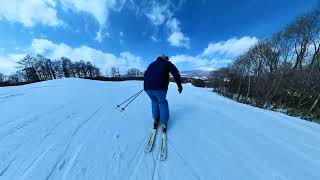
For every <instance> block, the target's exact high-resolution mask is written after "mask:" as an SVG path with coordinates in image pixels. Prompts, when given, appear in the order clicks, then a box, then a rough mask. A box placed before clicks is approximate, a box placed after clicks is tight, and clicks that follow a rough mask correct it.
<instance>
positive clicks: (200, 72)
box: [181, 70, 211, 78]
mask: <svg viewBox="0 0 320 180" xmlns="http://www.w3.org/2000/svg"><path fill="white" fill-rule="evenodd" d="M210 72H211V71H205V70H191V71H182V72H181V76H184V77H195V78H207V77H208V76H209V74H210Z"/></svg>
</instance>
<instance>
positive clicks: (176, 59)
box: [170, 54, 232, 71]
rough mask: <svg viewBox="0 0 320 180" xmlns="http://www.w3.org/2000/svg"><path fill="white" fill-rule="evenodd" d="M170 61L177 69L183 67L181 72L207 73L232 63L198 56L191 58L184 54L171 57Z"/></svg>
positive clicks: (227, 60) (229, 60) (228, 60)
mask: <svg viewBox="0 0 320 180" xmlns="http://www.w3.org/2000/svg"><path fill="white" fill-rule="evenodd" d="M170 61H171V62H173V63H174V64H176V65H177V66H178V67H181V68H182V67H183V70H195V69H201V70H207V71H208V70H215V69H218V68H221V67H223V66H225V65H226V64H228V63H230V62H232V60H231V59H214V58H213V59H211V58H204V57H201V56H200V55H197V56H191V55H186V54H180V55H176V56H171V57H170Z"/></svg>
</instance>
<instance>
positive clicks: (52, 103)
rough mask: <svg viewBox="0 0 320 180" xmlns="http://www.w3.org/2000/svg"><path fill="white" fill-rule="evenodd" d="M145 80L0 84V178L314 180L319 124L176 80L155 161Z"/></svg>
mask: <svg viewBox="0 0 320 180" xmlns="http://www.w3.org/2000/svg"><path fill="white" fill-rule="evenodd" d="M142 85H143V84H142V82H139V81H130V82H101V81H90V80H81V79H62V80H53V81H47V82H41V83H35V84H30V85H25V86H21V87H3V88H0V179H1V180H2V179H14V180H20V179H21V180H34V179H41V180H42V179H57V180H81V179H88V180H95V179H104V180H105V179H108V180H117V179H121V180H129V179H136V180H152V179H154V180H157V179H158V180H169V179H170V180H171V179H172V180H180V179H181V180H189V179H204V180H216V179H217V180H222V179H223V180H238V179H244V180H260V179H265V180H273V179H274V180H285V179H288V180H294V179H297V180H318V179H320V170H319V168H320V125H318V124H315V123H310V122H306V121H303V120H300V119H298V118H293V117H289V116H286V115H284V114H281V113H276V112H271V111H267V110H262V109H258V108H255V107H250V106H247V105H243V104H240V103H237V102H234V101H232V100H229V99H227V98H224V97H221V96H219V95H217V94H215V93H212V92H211V91H210V89H200V88H196V87H193V86H191V85H190V84H187V85H184V92H183V93H182V94H178V93H177V88H176V86H175V84H170V88H169V91H168V100H169V105H170V113H171V114H170V120H169V125H168V126H169V127H168V156H167V159H166V160H165V161H159V142H160V141H159V138H160V137H161V136H160V134H159V133H160V132H158V134H157V137H156V138H157V139H156V141H155V146H154V148H153V150H152V152H150V153H145V152H144V146H145V143H146V142H147V137H148V135H149V134H150V132H151V127H152V123H153V120H152V117H151V111H150V100H149V98H148V97H147V95H146V94H145V93H143V94H141V96H140V97H138V98H137V100H136V101H134V102H133V103H132V104H131V106H129V107H128V109H127V110H126V111H125V112H122V113H120V112H119V109H115V106H116V105H117V104H118V103H120V102H121V101H122V100H124V99H126V98H127V97H129V96H131V95H132V94H134V93H135V92H137V91H139V90H140V89H142Z"/></svg>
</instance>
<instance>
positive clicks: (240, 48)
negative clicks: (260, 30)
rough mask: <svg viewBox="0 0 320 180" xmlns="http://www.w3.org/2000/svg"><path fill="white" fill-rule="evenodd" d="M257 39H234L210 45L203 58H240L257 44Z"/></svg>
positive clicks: (246, 37)
mask: <svg viewBox="0 0 320 180" xmlns="http://www.w3.org/2000/svg"><path fill="white" fill-rule="evenodd" d="M257 42H258V39H257V38H256V37H249V36H244V37H242V38H240V39H238V38H232V39H229V40H227V41H222V42H217V43H209V45H208V47H207V48H206V49H205V50H204V51H203V53H202V55H203V56H209V57H211V56H217V55H219V56H221V55H222V56H227V57H230V58H233V57H236V56H239V55H240V54H242V53H244V52H245V51H247V50H248V49H249V48H250V47H251V46H253V45H254V44H256V43H257Z"/></svg>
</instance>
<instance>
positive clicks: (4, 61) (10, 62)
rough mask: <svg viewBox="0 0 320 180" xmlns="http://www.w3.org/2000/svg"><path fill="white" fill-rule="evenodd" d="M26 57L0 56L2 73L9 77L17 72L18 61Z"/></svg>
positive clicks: (23, 55) (16, 55) (22, 55)
mask: <svg viewBox="0 0 320 180" xmlns="http://www.w3.org/2000/svg"><path fill="white" fill-rule="evenodd" d="M23 57H25V54H10V55H7V56H0V73H3V74H7V75H9V74H10V73H13V72H16V71H17V69H16V67H17V65H18V64H17V61H19V60H21V59H22V58H23Z"/></svg>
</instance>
